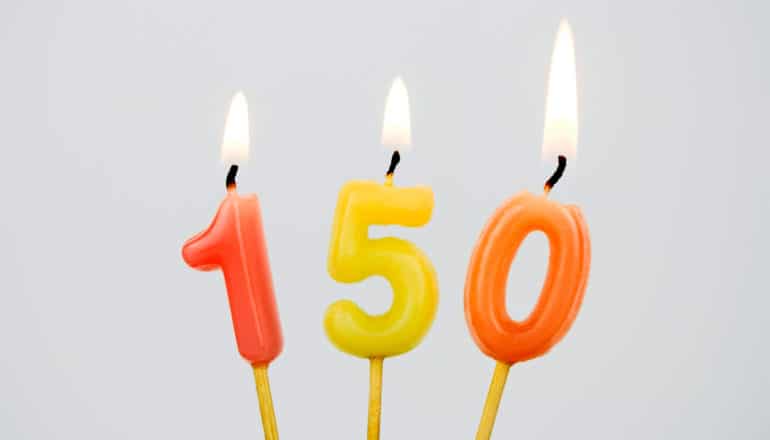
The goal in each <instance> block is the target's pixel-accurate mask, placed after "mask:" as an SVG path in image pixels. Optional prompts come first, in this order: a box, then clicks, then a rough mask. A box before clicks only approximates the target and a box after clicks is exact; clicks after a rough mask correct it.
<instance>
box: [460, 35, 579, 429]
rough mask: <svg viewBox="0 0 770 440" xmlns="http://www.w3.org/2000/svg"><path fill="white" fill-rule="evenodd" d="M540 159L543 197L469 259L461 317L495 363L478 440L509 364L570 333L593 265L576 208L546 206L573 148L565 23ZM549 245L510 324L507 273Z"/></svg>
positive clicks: (526, 200)
mask: <svg viewBox="0 0 770 440" xmlns="http://www.w3.org/2000/svg"><path fill="white" fill-rule="evenodd" d="M545 119H546V126H545V138H544V141H543V153H544V157H549V156H558V159H559V165H558V168H557V170H556V172H555V173H554V175H553V176H552V177H551V178H550V179H549V180H548V182H546V185H545V194H543V195H534V194H531V193H529V192H526V191H524V192H521V193H519V194H517V195H515V196H513V197H512V198H511V199H509V200H508V201H506V202H505V203H503V204H502V205H501V206H500V207H499V208H498V209H497V210H496V211H495V213H494V214H493V215H492V217H491V218H490V219H489V221H488V222H487V225H486V226H485V227H484V229H483V231H482V232H481V236H480V237H479V240H478V242H477V243H476V247H475V249H474V251H473V254H472V256H471V261H470V265H469V267H468V274H467V278H466V282H465V317H466V321H467V323H468V327H469V329H470V332H471V335H472V336H473V339H474V341H475V342H476V344H477V345H478V346H479V348H480V349H481V351H482V352H484V353H485V354H486V355H487V356H490V357H492V358H494V359H495V360H497V367H496V368H495V373H494V375H493V378H492V383H491V385H490V387H489V392H488V394H487V400H486V404H485V406H484V411H483V413H482V418H481V422H480V423H479V429H478V431H477V434H476V439H477V440H485V439H488V438H489V437H490V435H491V432H492V427H493V425H494V421H495V417H496V414H497V409H498V407H499V405H500V399H501V396H502V391H503V388H504V386H505V381H506V378H507V375H508V370H509V368H510V366H511V365H513V364H514V363H516V362H521V361H526V360H529V359H532V358H535V357H537V356H541V355H543V354H545V353H546V352H548V350H550V349H551V348H552V347H553V346H554V345H555V344H556V343H558V342H559V340H561V338H562V337H564V335H565V334H566V332H567V331H568V330H569V328H570V326H571V325H572V323H573V322H574V320H575V316H576V315H577V312H578V309H579V308H580V304H581V302H582V299H583V294H584V292H585V288H586V283H587V280H588V272H589V267H590V261H591V252H590V240H589V236H588V227H587V226H586V222H585V220H584V219H583V215H582V213H581V212H580V209H579V208H578V207H577V206H573V205H562V204H560V203H558V202H556V201H554V200H550V199H548V193H549V192H550V190H551V188H552V187H553V186H554V185H555V184H556V182H558V180H559V179H560V178H561V176H562V174H563V172H564V169H565V167H566V164H567V156H574V155H575V152H576V146H577V81H576V75H575V54H574V45H573V39H572V31H571V29H570V27H569V24H568V23H567V22H566V21H565V20H563V21H562V23H561V26H560V28H559V34H558V36H557V39H556V45H555V48H554V53H553V58H552V62H551V71H550V74H549V79H548V94H547V98H546V118H545ZM535 231H541V232H543V233H544V234H545V235H546V237H547V238H548V242H549V248H550V257H549V260H548V272H547V275H546V278H545V282H544V284H543V288H542V291H541V292H540V297H539V299H538V301H537V304H536V305H535V308H534V310H532V312H531V313H530V314H529V316H527V317H526V318H525V319H524V320H523V321H516V320H513V319H511V317H510V316H509V315H508V312H507V310H506V305H505V302H506V301H505V287H506V283H507V281H508V272H509V267H510V265H511V263H512V262H513V259H514V258H515V256H516V252H517V251H518V249H519V246H520V245H521V243H522V242H523V241H524V239H525V238H526V237H527V235H529V234H530V233H531V232H535Z"/></svg>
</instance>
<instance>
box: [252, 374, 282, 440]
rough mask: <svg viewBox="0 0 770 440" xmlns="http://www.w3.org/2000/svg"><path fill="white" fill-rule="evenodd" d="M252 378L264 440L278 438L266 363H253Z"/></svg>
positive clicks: (275, 439)
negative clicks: (254, 382)
mask: <svg viewBox="0 0 770 440" xmlns="http://www.w3.org/2000/svg"><path fill="white" fill-rule="evenodd" d="M253 368H254V380H255V381H256V383H257V398H258V399H259V415H260V417H262V430H263V431H264V432H265V440H278V424H277V423H276V421H275V411H274V410H273V396H272V394H270V379H269V378H268V377H267V365H254V366H253Z"/></svg>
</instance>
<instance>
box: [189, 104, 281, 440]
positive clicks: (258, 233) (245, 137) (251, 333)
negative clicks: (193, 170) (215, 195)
mask: <svg viewBox="0 0 770 440" xmlns="http://www.w3.org/2000/svg"><path fill="white" fill-rule="evenodd" d="M248 148H249V120H248V108H247V104H246V98H245V96H243V94H242V93H239V94H237V95H236V96H235V98H233V102H232V104H231V106H230V113H229V115H228V117H227V123H226V125H225V135H224V141H223V143H222V161H223V162H224V163H225V164H229V165H230V171H229V172H228V174H227V180H226V187H227V195H226V196H225V199H224V200H223V201H222V203H221V205H220V206H219V210H218V211H217V214H216V216H214V220H213V222H212V223H211V225H210V226H209V227H208V229H206V230H205V231H203V232H201V233H199V234H197V235H195V236H194V237H192V238H191V239H189V240H188V241H187V242H186V243H185V244H184V247H183V248H182V256H183V258H184V260H185V262H186V263H187V264H188V265H190V266H191V267H193V268H195V269H200V270H213V269H221V270H222V272H223V273H224V277H225V285H226V287H227V297H228V300H229V302H230V311H231V313H232V320H233V328H234V330H235V339H236V342H237V344H238V351H239V352H240V354H241V356H242V357H243V358H244V359H246V360H247V361H248V362H249V363H250V364H251V365H252V367H253V370H254V378H255V380H256V383H257V394H258V397H259V407H260V414H261V416H262V427H263V430H264V433H265V438H266V439H270V440H273V439H277V438H278V428H277V425H276V422H275V414H274V411H273V402H272V397H271V395H270V383H269V381H268V377H267V366H268V364H269V363H270V362H271V361H272V360H273V359H275V358H276V357H277V356H278V355H279V354H280V353H281V349H282V348H283V338H282V336H281V325H280V321H279V319H278V308H277V306H276V303H275V296H274V294H273V281H272V276H271V274H270V266H269V264H268V258H267V245H266V244H265V237H264V232H263V230H262V217H261V214H260V209H259V202H258V200H257V196H256V194H249V195H246V196H241V195H239V194H238V193H237V191H236V184H235V177H236V173H237V171H238V165H239V164H242V163H243V162H245V161H246V160H247V159H248Z"/></svg>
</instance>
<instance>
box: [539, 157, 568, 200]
mask: <svg viewBox="0 0 770 440" xmlns="http://www.w3.org/2000/svg"><path fill="white" fill-rule="evenodd" d="M565 168H567V157H566V156H563V155H561V154H560V155H559V164H558V165H557V166H556V171H554V172H553V174H552V175H551V177H549V178H548V180H546V181H545V186H544V188H543V189H544V190H545V193H546V194H548V193H549V192H551V188H553V186H554V185H556V183H557V182H558V181H559V179H561V176H563V175H564V169H565Z"/></svg>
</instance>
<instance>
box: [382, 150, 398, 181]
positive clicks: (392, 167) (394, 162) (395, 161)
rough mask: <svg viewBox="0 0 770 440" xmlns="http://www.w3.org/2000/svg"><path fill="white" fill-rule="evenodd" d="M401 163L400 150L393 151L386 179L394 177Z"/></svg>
mask: <svg viewBox="0 0 770 440" xmlns="http://www.w3.org/2000/svg"><path fill="white" fill-rule="evenodd" d="M399 162H401V154H400V153H399V152H398V150H393V155H392V156H391V157H390V166H389V167H388V172H386V173H385V176H386V177H392V176H393V173H395V172H396V167H397V166H398V163H399Z"/></svg>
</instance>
